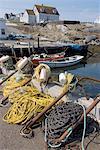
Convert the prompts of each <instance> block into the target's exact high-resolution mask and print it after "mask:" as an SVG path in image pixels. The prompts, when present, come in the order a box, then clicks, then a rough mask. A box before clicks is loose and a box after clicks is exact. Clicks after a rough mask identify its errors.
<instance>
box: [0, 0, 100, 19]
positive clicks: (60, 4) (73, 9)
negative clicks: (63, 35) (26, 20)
mask: <svg viewBox="0 0 100 150" xmlns="http://www.w3.org/2000/svg"><path fill="white" fill-rule="evenodd" d="M34 4H44V5H49V6H54V7H56V8H57V9H58V11H59V13H60V19H66V20H80V21H94V20H95V19H96V18H98V17H99V16H100V0H0V17H3V15H4V14H5V13H10V12H12V13H20V12H23V11H24V10H25V9H32V8H33V6H34Z"/></svg>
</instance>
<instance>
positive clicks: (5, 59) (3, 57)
mask: <svg viewBox="0 0 100 150" xmlns="http://www.w3.org/2000/svg"><path fill="white" fill-rule="evenodd" d="M8 59H9V56H8V55H6V56H2V57H1V58H0V62H1V63H4V62H5V61H7V60H8Z"/></svg>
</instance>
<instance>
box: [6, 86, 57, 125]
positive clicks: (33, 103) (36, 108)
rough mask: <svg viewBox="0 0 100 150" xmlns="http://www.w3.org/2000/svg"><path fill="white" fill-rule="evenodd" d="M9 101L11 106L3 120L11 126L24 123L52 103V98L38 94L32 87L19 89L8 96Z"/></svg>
mask: <svg viewBox="0 0 100 150" xmlns="http://www.w3.org/2000/svg"><path fill="white" fill-rule="evenodd" d="M9 99H10V101H11V102H13V105H12V106H11V107H10V108H9V110H8V112H7V113H6V114H5V116H4V119H3V120H4V121H6V122H7V123H12V124H17V123H21V124H24V123H26V122H27V121H28V120H29V119H30V118H31V117H34V116H36V115H37V114H38V113H40V112H41V111H42V110H43V108H44V107H46V106H47V105H48V104H50V103H51V102H53V101H54V98H52V97H50V96H49V95H46V94H43V93H40V92H39V91H38V90H37V89H36V88H34V87H32V86H24V87H21V88H19V89H18V90H16V91H14V92H13V93H12V94H11V95H10V96H9Z"/></svg>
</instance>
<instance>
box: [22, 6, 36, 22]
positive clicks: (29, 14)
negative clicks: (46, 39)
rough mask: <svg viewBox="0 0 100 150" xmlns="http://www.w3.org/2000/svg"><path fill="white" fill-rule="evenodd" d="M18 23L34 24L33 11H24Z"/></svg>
mask: <svg viewBox="0 0 100 150" xmlns="http://www.w3.org/2000/svg"><path fill="white" fill-rule="evenodd" d="M20 22H24V23H28V24H31V25H33V24H35V23H36V16H35V14H34V11H33V10H31V9H26V10H25V12H24V13H22V15H21V16H20Z"/></svg>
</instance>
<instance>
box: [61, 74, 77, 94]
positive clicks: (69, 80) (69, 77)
mask: <svg viewBox="0 0 100 150" xmlns="http://www.w3.org/2000/svg"><path fill="white" fill-rule="evenodd" d="M73 78H74V75H73V74H71V73H68V74H67V75H66V80H67V83H66V84H65V85H64V87H63V92H65V91H66V90H68V89H71V88H74V87H75V86H76V83H71V82H72V80H73Z"/></svg>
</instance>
